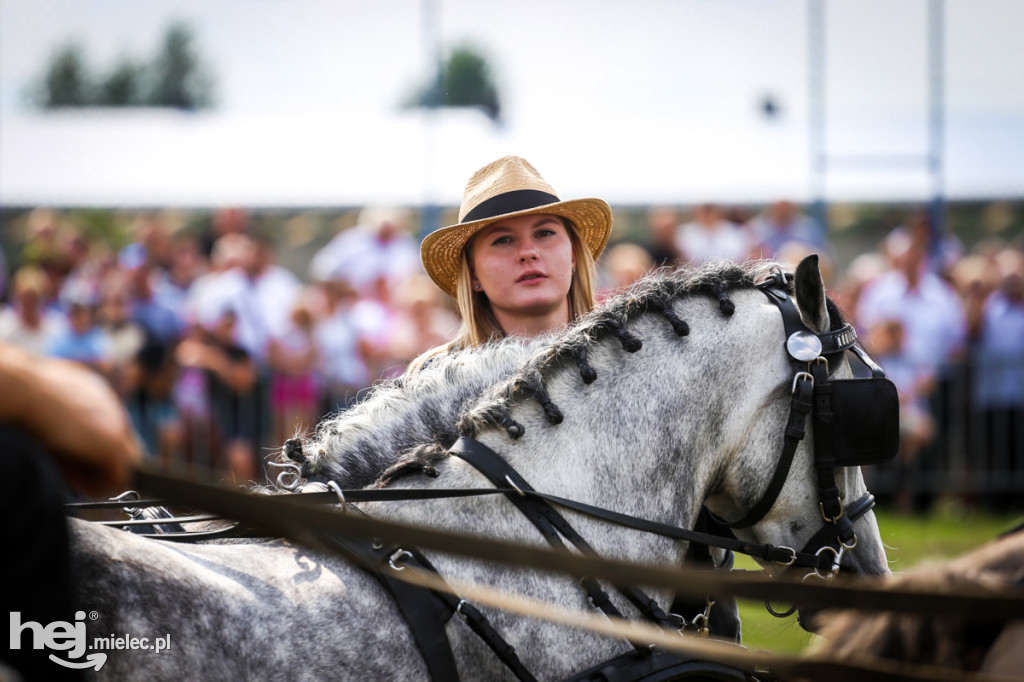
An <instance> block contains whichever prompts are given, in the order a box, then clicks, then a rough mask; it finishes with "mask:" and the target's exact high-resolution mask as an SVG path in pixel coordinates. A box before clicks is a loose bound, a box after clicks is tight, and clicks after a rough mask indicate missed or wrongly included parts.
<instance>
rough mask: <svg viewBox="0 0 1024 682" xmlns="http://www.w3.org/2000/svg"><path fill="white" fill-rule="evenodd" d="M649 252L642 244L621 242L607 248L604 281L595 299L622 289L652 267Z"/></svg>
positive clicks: (604, 297) (612, 294)
mask: <svg viewBox="0 0 1024 682" xmlns="http://www.w3.org/2000/svg"><path fill="white" fill-rule="evenodd" d="M653 265H654V262H653V260H652V259H651V254H650V253H649V252H648V251H647V250H646V249H644V248H643V247H642V246H638V245H636V244H630V243H628V242H623V243H621V244H616V245H615V246H613V247H611V248H610V249H608V251H607V253H606V254H605V257H604V274H605V280H606V281H605V283H604V286H603V287H602V289H603V291H602V292H601V293H599V294H598V296H597V300H598V301H603V300H605V299H606V298H608V297H610V296H614V295H615V294H616V293H618V292H620V291H623V290H624V289H626V287H628V286H629V285H630V284H632V283H633V282H635V281H636V280H638V279H640V278H641V277H643V276H644V275H646V274H647V273H648V272H650V270H651V268H652V267H653Z"/></svg>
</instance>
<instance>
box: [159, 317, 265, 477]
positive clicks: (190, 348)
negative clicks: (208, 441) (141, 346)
mask: <svg viewBox="0 0 1024 682" xmlns="http://www.w3.org/2000/svg"><path fill="white" fill-rule="evenodd" d="M236 323H237V315H236V314H235V311H234V310H232V309H230V308H225V309H224V310H223V311H222V312H221V314H220V315H218V316H217V319H216V321H215V322H214V324H213V325H212V326H211V327H209V328H208V329H207V330H206V334H205V335H203V336H201V337H189V338H186V339H185V340H183V341H182V342H181V344H179V346H178V348H177V352H176V357H177V360H178V363H179V364H180V365H181V366H182V367H195V368H198V369H201V370H203V371H204V373H205V377H206V385H207V388H208V390H209V396H210V399H209V404H210V407H211V410H212V412H213V423H214V428H215V432H216V437H217V442H218V444H219V447H218V448H217V449H216V450H215V452H218V453H220V454H221V456H222V459H221V461H218V462H215V463H214V464H215V466H217V467H218V468H223V469H226V470H227V471H228V472H230V473H231V474H232V476H233V477H234V479H235V480H243V481H245V480H253V479H254V478H255V477H256V473H257V466H256V453H255V443H256V441H257V434H256V427H255V416H256V410H255V405H254V399H255V396H254V393H253V387H254V386H255V384H256V365H255V363H254V362H253V360H252V357H251V356H250V354H249V352H248V351H247V350H246V349H245V348H243V347H242V346H240V345H239V344H238V343H237V342H236V341H235V326H236Z"/></svg>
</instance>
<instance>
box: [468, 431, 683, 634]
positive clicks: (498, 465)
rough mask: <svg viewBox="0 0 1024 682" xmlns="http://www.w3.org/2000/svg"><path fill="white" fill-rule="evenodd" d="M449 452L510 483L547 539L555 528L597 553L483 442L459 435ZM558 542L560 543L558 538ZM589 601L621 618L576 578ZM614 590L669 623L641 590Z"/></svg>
mask: <svg viewBox="0 0 1024 682" xmlns="http://www.w3.org/2000/svg"><path fill="white" fill-rule="evenodd" d="M449 451H450V452H451V453H452V454H454V455H457V456H458V457H460V458H461V459H463V460H465V461H466V462H467V463H468V464H471V465H472V466H473V467H474V468H476V469H477V470H478V471H479V472H480V473H482V474H483V475H484V476H486V477H487V479H488V480H490V481H491V482H492V483H494V484H495V485H496V486H497V485H502V484H505V483H506V482H508V483H511V484H512V485H513V487H514V488H515V490H508V489H505V490H506V492H505V496H506V498H508V499H509V500H510V501H511V502H512V504H514V505H515V506H516V507H517V508H518V509H519V511H521V512H522V513H523V514H524V515H525V516H526V517H527V519H529V520H530V522H531V523H533V525H534V526H535V527H537V528H538V530H540V531H541V533H542V534H544V536H545V538H547V539H548V541H549V542H552V539H551V538H550V537H549V534H548V533H549V529H556V530H557V532H558V533H561V534H562V535H563V536H565V537H566V538H567V539H568V540H569V541H570V542H572V544H573V545H574V546H575V547H576V548H577V549H578V550H579V551H580V552H581V553H583V554H584V555H586V556H597V552H595V551H594V549H593V548H592V547H591V546H590V545H589V544H588V543H587V542H586V541H585V540H584V539H583V536H581V535H580V534H579V533H578V532H576V529H575V528H573V527H572V525H571V524H570V523H569V522H568V521H567V520H566V519H565V517H564V516H562V515H561V514H559V513H558V511H557V510H556V509H554V508H553V507H552V506H551V505H550V504H547V502H546V501H545V499H544V498H546V496H545V495H542V494H540V493H537V491H535V490H534V489H533V487H532V486H530V484H529V483H527V482H526V480H525V479H524V478H523V477H522V476H521V475H520V474H519V473H518V472H517V471H516V470H515V469H513V468H512V467H511V466H509V464H508V462H506V461H505V460H504V459H503V458H502V457H501V456H500V455H499V454H498V453H496V452H494V451H493V450H491V449H490V448H488V447H487V446H485V445H484V444H483V443H480V442H479V441H477V440H474V439H472V438H466V437H460V438H459V439H458V440H456V441H455V443H454V444H453V445H452V447H451V448H449ZM558 544H559V545H560V546H563V547H564V545H562V543H561V541H560V540H559V542H558ZM580 585H581V586H582V587H583V589H584V591H585V592H586V593H587V596H588V597H589V598H590V601H591V603H592V604H593V605H594V606H595V607H596V608H598V609H600V610H601V611H602V612H603V613H604V614H605V615H607V616H609V617H615V618H622V617H623V616H622V613H621V612H620V611H619V610H618V609H617V608H616V607H615V604H614V603H612V601H611V599H610V598H609V596H608V595H607V593H606V592H605V591H604V590H603V589H602V588H601V586H600V583H598V581H597V580H595V579H593V578H591V577H589V576H584V577H583V578H582V579H581V580H580ZM615 589H616V590H617V591H618V592H619V593H620V594H622V595H623V596H624V597H626V599H628V600H629V601H630V602H631V603H632V604H633V605H634V606H635V607H636V608H637V610H639V611H640V612H641V613H642V614H643V615H644V617H645V618H647V619H648V620H651V621H653V622H655V623H658V624H660V625H663V626H666V627H667V626H669V625H671V620H670V619H669V617H668V615H667V614H666V613H665V612H664V611H663V610H662V609H661V608H660V607H659V606H658V604H657V602H655V601H654V600H653V599H651V598H650V597H649V596H647V595H646V594H644V593H643V592H642V591H641V590H639V589H637V588H635V587H632V586H619V585H616V586H615ZM634 646H635V647H636V648H637V650H641V651H642V650H646V647H643V646H642V645H639V644H634Z"/></svg>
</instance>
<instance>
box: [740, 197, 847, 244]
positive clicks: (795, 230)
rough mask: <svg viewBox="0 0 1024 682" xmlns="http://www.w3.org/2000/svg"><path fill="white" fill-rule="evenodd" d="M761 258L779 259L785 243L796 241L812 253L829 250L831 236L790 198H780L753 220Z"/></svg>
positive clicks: (752, 227)
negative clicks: (788, 199) (781, 199)
mask: <svg viewBox="0 0 1024 682" xmlns="http://www.w3.org/2000/svg"><path fill="white" fill-rule="evenodd" d="M750 230H751V232H752V233H753V236H754V240H755V241H756V243H757V250H758V252H759V257H761V258H777V257H778V255H779V254H780V253H781V252H782V249H783V247H784V246H786V244H789V243H791V242H796V243H798V244H802V245H804V246H805V247H807V248H808V249H809V250H810V252H811V253H818V254H819V255H826V254H828V253H829V251H830V249H829V244H828V235H827V234H825V228H824V227H823V226H822V225H821V223H819V222H818V221H817V220H814V219H813V218H811V217H810V216H808V215H806V214H804V213H801V212H800V211H799V210H798V209H797V207H796V206H795V205H794V204H793V202H791V201H777V202H775V203H774V204H772V205H771V206H769V207H768V208H766V209H765V210H764V211H762V212H761V213H760V214H759V215H758V216H756V217H755V218H754V219H753V220H751V221H750Z"/></svg>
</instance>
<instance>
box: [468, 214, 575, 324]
mask: <svg viewBox="0 0 1024 682" xmlns="http://www.w3.org/2000/svg"><path fill="white" fill-rule="evenodd" d="M467 249H468V254H469V264H470V273H471V275H472V284H473V288H474V290H476V291H483V292H484V293H485V294H486V295H487V299H488V300H489V301H490V303H491V309H492V310H493V312H494V315H495V317H496V318H497V319H498V322H499V323H501V325H502V328H503V329H504V330H505V331H506V333H516V331H514V330H516V329H517V327H522V326H523V325H522V324H520V323H521V322H522V321H523V320H525V319H528V318H533V319H538V318H550V319H551V320H552V321H553V323H552V324H551V326H550V327H549V328H553V327H554V326H557V325H559V324H564V323H565V322H567V321H568V319H569V303H568V300H567V298H566V296H567V294H568V293H569V285H570V284H571V283H572V271H573V267H574V266H575V265H576V256H575V254H574V253H573V249H572V240H571V238H570V237H569V233H568V230H567V229H566V227H565V223H564V222H563V221H562V218H560V217H558V216H554V215H549V214H546V213H541V214H535V215H527V216H519V217H516V218H510V219H508V220H502V221H501V222H498V223H494V224H493V225H489V226H487V227H485V228H484V229H482V230H480V231H479V232H478V233H477V234H476V235H475V236H474V237H473V239H472V240H471V241H470V243H469V245H468V246H467ZM535 326H536V325H529V324H528V325H526V327H527V330H529V329H530V328H532V327H535Z"/></svg>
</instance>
